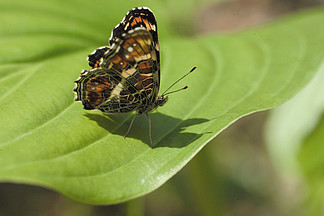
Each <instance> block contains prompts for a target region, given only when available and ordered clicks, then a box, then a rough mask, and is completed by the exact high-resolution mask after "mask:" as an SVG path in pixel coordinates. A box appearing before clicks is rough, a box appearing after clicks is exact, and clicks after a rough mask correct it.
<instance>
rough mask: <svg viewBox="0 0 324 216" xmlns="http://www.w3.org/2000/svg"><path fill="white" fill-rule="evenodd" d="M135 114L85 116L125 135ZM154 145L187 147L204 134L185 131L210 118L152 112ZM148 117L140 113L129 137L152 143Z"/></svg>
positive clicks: (109, 129)
mask: <svg viewBox="0 0 324 216" xmlns="http://www.w3.org/2000/svg"><path fill="white" fill-rule="evenodd" d="M133 115H135V114H103V115H102V114H96V113H86V114H85V116H86V117H87V118H89V119H90V120H92V121H96V122H97V124H98V125H99V126H100V127H102V128H104V129H105V130H107V131H108V132H109V133H112V134H118V135H120V136H124V135H125V133H126V131H127V129H128V127H129V124H130V122H131V119H132V117H133ZM150 118H151V121H152V140H153V147H154V148H156V147H171V148H181V147H185V146H187V145H188V144H190V143H191V142H193V141H194V140H196V139H198V138H199V137H201V136H202V135H203V134H198V133H192V132H184V131H185V129H186V128H187V127H190V126H193V125H197V124H201V123H204V122H207V121H208V119H204V118H192V119H187V120H181V119H178V118H174V117H171V116H168V115H165V114H162V113H151V114H150ZM148 124H149V123H148V119H147V118H146V116H145V115H138V116H136V119H135V121H134V124H133V126H132V128H131V130H130V132H129V133H128V135H127V137H126V139H127V138H133V139H137V140H141V141H142V142H144V143H146V144H147V145H150V141H149V135H148V133H149V131H148V127H149V126H148Z"/></svg>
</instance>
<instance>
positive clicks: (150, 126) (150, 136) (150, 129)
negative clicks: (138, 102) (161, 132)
mask: <svg viewBox="0 0 324 216" xmlns="http://www.w3.org/2000/svg"><path fill="white" fill-rule="evenodd" d="M145 114H146V116H147V118H148V121H149V138H150V144H151V148H153V142H152V124H151V118H150V115H149V114H148V113H145Z"/></svg>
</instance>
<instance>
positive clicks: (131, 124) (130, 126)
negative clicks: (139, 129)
mask: <svg viewBox="0 0 324 216" xmlns="http://www.w3.org/2000/svg"><path fill="white" fill-rule="evenodd" d="M135 118H136V114H135V115H134V117H133V119H132V121H131V123H130V125H129V127H128V129H127V132H126V133H125V135H124V138H126V136H127V134H128V133H129V131H130V129H131V128H132V126H133V123H134V120H135Z"/></svg>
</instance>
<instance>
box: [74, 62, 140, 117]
mask: <svg viewBox="0 0 324 216" xmlns="http://www.w3.org/2000/svg"><path fill="white" fill-rule="evenodd" d="M75 83H76V87H75V89H74V91H75V92H76V93H77V96H76V99H75V100H77V101H81V102H82V104H83V106H84V108H85V109H88V110H91V109H99V110H101V111H103V112H107V113H126V112H131V111H133V110H135V109H136V108H137V107H138V106H139V105H140V101H141V98H140V95H139V94H138V92H137V90H136V89H135V88H134V87H133V86H131V85H129V84H128V83H127V81H126V79H125V78H123V77H122V76H120V74H118V73H116V72H115V71H113V70H109V69H106V68H94V69H91V70H87V71H84V72H83V73H82V74H81V76H80V78H79V79H78V80H77V81H75Z"/></svg>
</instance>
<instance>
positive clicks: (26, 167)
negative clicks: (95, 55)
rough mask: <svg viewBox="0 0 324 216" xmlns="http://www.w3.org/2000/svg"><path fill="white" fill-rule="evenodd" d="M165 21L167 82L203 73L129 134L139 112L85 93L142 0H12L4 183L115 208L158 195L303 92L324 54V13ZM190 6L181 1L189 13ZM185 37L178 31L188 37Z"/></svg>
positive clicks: (0, 132) (7, 24)
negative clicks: (187, 168)
mask: <svg viewBox="0 0 324 216" xmlns="http://www.w3.org/2000/svg"><path fill="white" fill-rule="evenodd" d="M143 5H145V6H149V7H150V8H151V9H152V10H153V11H154V12H155V14H156V16H157V19H158V22H159V35H160V45H161V55H162V57H161V60H162V62H161V65H162V66H161V67H162V86H161V90H164V89H166V88H167V87H168V86H169V85H170V84H171V83H173V82H174V81H175V80H176V79H177V78H179V77H180V76H182V75H183V74H184V73H186V72H187V71H188V70H190V69H191V68H192V67H193V66H198V69H197V70H196V71H195V72H194V73H193V74H191V75H190V76H189V77H187V78H186V80H184V81H182V82H181V83H180V84H179V86H180V87H182V85H185V84H189V85H190V88H189V89H188V90H186V91H182V92H179V93H177V94H174V95H172V96H170V99H169V101H168V103H167V104H166V105H165V106H163V107H161V108H159V110H158V112H155V113H153V114H151V115H150V116H151V119H152V126H153V128H152V136H153V137H152V138H153V142H154V148H153V149H151V148H150V146H149V141H148V122H147V119H146V117H145V116H140V117H138V118H137V119H136V121H135V123H134V126H133V128H132V130H131V132H130V133H129V135H128V137H127V138H126V139H124V138H123V135H124V134H125V132H126V130H127V128H128V125H129V123H130V119H131V117H132V114H116V115H104V114H102V113H100V112H99V111H86V110H84V109H83V108H82V105H81V104H80V103H77V102H74V101H73V92H72V89H73V87H74V83H73V82H74V80H76V79H77V78H78V76H79V74H80V71H81V69H86V68H88V66H87V62H86V61H85V57H86V56H87V55H88V54H89V53H90V52H92V51H93V49H95V48H97V47H98V46H103V45H106V43H107V42H106V41H107V38H109V36H110V35H109V34H110V30H111V29H112V28H113V27H114V26H115V25H116V24H117V23H118V22H119V21H120V20H121V19H122V17H123V15H124V14H125V13H126V12H127V11H128V10H129V9H130V8H132V7H134V6H136V5H134V4H133V3H131V2H130V1H118V2H114V3H111V2H109V3H108V1H106V2H102V1H91V2H89V1H88V2H79V1H73V0H70V1H57V0H56V1H54V0H49V1H46V2H45V1H40V0H29V1H10V3H9V2H4V1H0V8H1V13H0V22H1V25H0V38H1V40H0V43H1V46H0V83H1V85H0V167H1V168H0V180H1V181H9V182H19V183H28V184H36V185H40V186H44V187H48V188H52V189H54V190H56V191H59V192H61V193H63V194H65V195H67V196H69V197H71V198H73V199H76V200H79V201H82V202H87V203H92V204H110V203H118V202H122V201H125V200H129V199H131V198H134V197H138V196H140V195H143V194H146V193H149V192H151V191H152V190H154V189H156V188H158V187H159V186H161V185H162V184H163V183H164V182H165V181H167V180H168V179H169V178H171V177H172V176H173V175H174V174H175V173H177V172H178V171H179V170H180V169H181V168H182V167H183V166H184V165H185V164H186V163H188V162H189V161H190V159H191V158H193V157H194V156H195V154H197V153H198V152H199V150H200V149H201V148H202V147H203V146H204V145H205V144H207V143H208V141H209V140H211V139H212V138H213V137H215V136H216V135H217V134H218V133H220V132H221V131H222V130H224V129H225V128H226V127H227V126H228V125H230V124H231V123H232V122H234V121H235V120H237V119H238V118H240V117H242V116H244V115H247V114H249V113H251V112H256V111H259V110H264V109H269V108H272V107H275V106H277V105H279V104H281V103H283V102H285V101H286V100H288V99H289V98H291V97H292V96H294V95H295V94H296V93H297V92H298V91H299V90H300V89H301V88H302V87H303V86H304V85H305V84H306V83H307V82H308V81H309V80H310V79H311V78H312V76H313V75H314V73H315V72H316V70H317V68H318V67H319V65H320V64H321V62H322V60H323V56H324V53H323V50H324V49H323V48H324V47H323V46H324V45H323V43H322V41H323V39H324V38H323V36H322V35H324V34H321V31H323V30H322V29H321V28H319V27H320V26H322V24H323V20H324V19H323V18H324V13H323V11H322V10H318V11H308V12H304V13H300V14H296V15H294V16H291V17H288V18H285V19H283V20H281V21H278V22H276V23H273V24H270V25H268V26H265V27H261V28H258V29H251V30H249V31H245V32H241V33H236V34H231V35H219V36H217V35H210V36H201V37H195V38H194V37H192V38H189V37H181V36H180V34H176V33H175V30H173V31H169V30H170V29H171V27H170V25H171V23H172V20H171V19H170V18H169V16H168V8H167V6H164V5H163V6H161V5H160V4H159V2H158V1H151V3H150V4H143ZM177 10H181V8H179V9H177ZM176 35H177V36H176Z"/></svg>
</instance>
